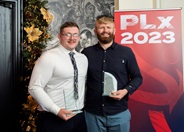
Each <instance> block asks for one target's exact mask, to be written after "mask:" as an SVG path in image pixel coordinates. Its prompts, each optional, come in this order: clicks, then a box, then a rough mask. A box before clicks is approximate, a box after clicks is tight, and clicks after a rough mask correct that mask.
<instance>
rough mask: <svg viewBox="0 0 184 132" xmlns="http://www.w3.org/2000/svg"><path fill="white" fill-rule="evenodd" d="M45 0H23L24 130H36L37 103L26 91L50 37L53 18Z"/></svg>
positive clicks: (34, 131) (22, 124)
mask: <svg viewBox="0 0 184 132" xmlns="http://www.w3.org/2000/svg"><path fill="white" fill-rule="evenodd" d="M47 3H48V1H47V0H25V1H24V10H23V14H24V22H23V26H24V35H23V39H24V40H23V45H22V47H23V52H22V53H23V65H24V72H23V73H24V75H23V77H22V81H23V82H24V83H23V84H24V90H25V92H26V93H25V94H26V96H27V101H26V102H25V103H23V104H22V106H23V112H21V114H24V115H25V116H24V117H26V118H25V119H20V123H21V129H22V131H26V132H29V131H31V132H36V125H35V121H36V119H37V115H38V111H37V103H36V101H35V100H34V99H33V98H32V96H31V95H29V93H28V92H27V89H28V84H29V80H30V76H31V72H32V70H33V67H34V64H35V61H36V60H37V59H38V57H39V56H40V55H41V53H42V50H43V49H44V48H45V47H46V43H47V40H49V39H51V36H50V34H49V32H48V30H47V29H48V27H49V25H50V23H51V21H52V20H53V16H52V15H51V14H50V13H49V11H48V9H47V8H46V4H47Z"/></svg>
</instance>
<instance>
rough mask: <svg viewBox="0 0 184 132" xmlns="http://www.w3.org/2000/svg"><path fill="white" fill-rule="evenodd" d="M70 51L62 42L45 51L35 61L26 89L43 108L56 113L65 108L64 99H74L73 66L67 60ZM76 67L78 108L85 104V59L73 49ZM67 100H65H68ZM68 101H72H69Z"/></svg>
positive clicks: (86, 65)
mask: <svg viewBox="0 0 184 132" xmlns="http://www.w3.org/2000/svg"><path fill="white" fill-rule="evenodd" d="M69 52H70V51H69V50H67V49H65V48H64V47H63V46H62V45H59V46H58V47H56V48H54V49H50V50H47V51H45V52H43V53H42V55H41V56H40V57H39V58H38V60H37V61H36V64H35V66H34V69H33V71H32V75H31V79H30V82H29V87H28V91H29V93H30V94H31V96H32V97H33V98H34V99H35V100H36V101H37V102H38V104H39V105H40V106H41V109H40V110H42V111H48V112H51V113H54V114H55V115H57V114H58V112H59V110H60V109H61V108H65V109H67V108H66V103H67V102H66V98H64V95H65V97H68V96H70V97H72V98H73V95H72V93H73V90H74V69H73V65H72V63H71V60H70V56H69ZM73 52H74V53H75V55H74V57H75V59H76V63H77V68H78V94H79V98H78V100H76V102H75V103H76V104H77V106H76V107H77V109H82V108H83V106H84V96H85V95H84V94H85V81H86V74H87V67H88V61H87V58H86V56H85V55H83V54H81V53H78V52H76V51H75V50H74V51H73ZM67 100H68V99H67ZM68 101H69V103H72V102H70V101H71V100H68Z"/></svg>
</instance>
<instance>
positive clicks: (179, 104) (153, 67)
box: [114, 8, 184, 132]
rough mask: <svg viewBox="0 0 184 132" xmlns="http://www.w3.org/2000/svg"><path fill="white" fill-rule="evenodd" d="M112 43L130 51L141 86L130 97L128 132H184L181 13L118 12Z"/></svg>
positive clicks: (178, 9) (159, 10)
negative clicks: (139, 72)
mask: <svg viewBox="0 0 184 132" xmlns="http://www.w3.org/2000/svg"><path fill="white" fill-rule="evenodd" d="M114 20H115V28H116V35H115V41H116V42H117V43H119V44H121V45H124V46H128V47H131V49H132V50H133V51H134V53H135V56H136V58H137V61H138V64H139V66H140V69H141V72H142V75H143V84H142V85H141V87H140V88H139V89H138V90H137V91H136V92H135V93H134V94H133V95H131V96H130V100H129V108H130V111H131V114H132V119H131V132H143V131H144V132H183V131H184V114H183V111H184V92H183V91H184V90H183V66H182V64H183V63H182V35H181V9H180V8H177V9H162V10H161V9H153V10H125V11H123V10H121V11H120V10H118V11H115V12H114Z"/></svg>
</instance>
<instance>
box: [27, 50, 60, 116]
mask: <svg viewBox="0 0 184 132" xmlns="http://www.w3.org/2000/svg"><path fill="white" fill-rule="evenodd" d="M53 68H54V61H53V58H52V54H50V53H48V52H46V53H43V54H42V55H41V56H40V58H39V59H38V60H37V61H36V64H35V66H34V68H33V71H32V75H31V79H30V82H29V87H28V92H29V93H30V94H31V96H32V97H33V98H34V99H35V100H36V101H37V102H38V104H39V105H40V106H41V108H42V109H43V110H45V111H48V112H51V113H53V114H55V115H57V114H58V112H59V110H60V108H59V107H58V106H57V105H56V104H55V103H54V102H53V101H52V99H51V98H50V97H49V96H48V94H47V93H46V92H45V91H44V87H45V85H46V84H47V83H48V81H49V80H50V78H51V77H52V72H53Z"/></svg>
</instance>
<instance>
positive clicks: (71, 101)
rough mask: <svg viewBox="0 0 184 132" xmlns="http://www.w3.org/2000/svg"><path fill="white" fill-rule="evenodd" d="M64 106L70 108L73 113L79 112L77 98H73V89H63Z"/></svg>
mask: <svg viewBox="0 0 184 132" xmlns="http://www.w3.org/2000/svg"><path fill="white" fill-rule="evenodd" d="M63 94H64V101H65V108H66V109H67V110H71V111H72V112H73V113H74V114H78V113H81V112H82V111H81V110H80V108H79V100H78V99H77V100H76V99H75V98H74V91H73V90H63Z"/></svg>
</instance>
